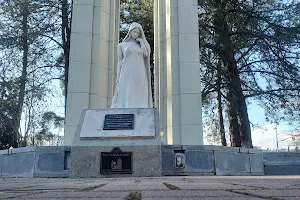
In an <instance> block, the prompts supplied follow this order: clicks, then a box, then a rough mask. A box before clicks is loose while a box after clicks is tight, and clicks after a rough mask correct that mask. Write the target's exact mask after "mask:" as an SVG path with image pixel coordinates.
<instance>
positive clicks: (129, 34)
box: [123, 22, 151, 56]
mask: <svg viewBox="0 0 300 200" xmlns="http://www.w3.org/2000/svg"><path fill="white" fill-rule="evenodd" d="M135 28H138V29H140V38H141V39H142V40H143V41H144V44H145V46H146V48H147V50H148V56H150V52H151V48H150V45H149V43H148V41H147V39H146V36H145V33H144V30H143V27H142V26H141V25H140V24H139V23H137V22H133V23H132V24H131V25H130V27H129V30H128V33H127V35H126V36H125V38H124V39H123V42H128V41H129V40H130V38H131V31H132V30H133V29H135Z"/></svg>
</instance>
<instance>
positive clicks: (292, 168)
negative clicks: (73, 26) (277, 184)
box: [263, 152, 300, 175]
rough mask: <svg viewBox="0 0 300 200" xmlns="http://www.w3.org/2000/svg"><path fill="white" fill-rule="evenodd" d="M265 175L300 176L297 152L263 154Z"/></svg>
mask: <svg viewBox="0 0 300 200" xmlns="http://www.w3.org/2000/svg"><path fill="white" fill-rule="evenodd" d="M263 158H264V163H265V173H266V175H300V153H299V152H264V153H263Z"/></svg>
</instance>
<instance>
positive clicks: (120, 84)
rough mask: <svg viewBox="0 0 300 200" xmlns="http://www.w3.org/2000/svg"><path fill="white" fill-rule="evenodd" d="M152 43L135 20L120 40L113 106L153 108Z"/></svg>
mask: <svg viewBox="0 0 300 200" xmlns="http://www.w3.org/2000/svg"><path fill="white" fill-rule="evenodd" d="M150 52H151V49H150V45H149V43H148V42H147V40H146V37H145V34H144V31H143V28H142V26H141V25H140V24H138V23H136V22H133V23H132V24H131V26H130V28H129V31H128V33H127V35H126V37H125V38H124V40H123V42H121V43H120V44H118V67H117V81H116V89H115V93H114V97H113V100H112V105H111V108H152V107H153V102H152V92H151V76H150Z"/></svg>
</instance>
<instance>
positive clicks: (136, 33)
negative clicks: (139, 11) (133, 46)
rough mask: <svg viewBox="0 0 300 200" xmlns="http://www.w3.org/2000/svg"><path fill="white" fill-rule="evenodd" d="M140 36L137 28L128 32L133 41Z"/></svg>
mask: <svg viewBox="0 0 300 200" xmlns="http://www.w3.org/2000/svg"><path fill="white" fill-rule="evenodd" d="M140 35H141V31H140V29H139V28H134V29H132V30H131V31H130V36H131V38H132V39H134V40H135V39H137V38H138V37H140Z"/></svg>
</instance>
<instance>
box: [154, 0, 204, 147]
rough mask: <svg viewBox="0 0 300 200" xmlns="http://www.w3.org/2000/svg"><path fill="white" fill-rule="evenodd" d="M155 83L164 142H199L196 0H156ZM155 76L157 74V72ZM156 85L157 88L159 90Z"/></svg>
mask: <svg viewBox="0 0 300 200" xmlns="http://www.w3.org/2000/svg"><path fill="white" fill-rule="evenodd" d="M154 8H155V12H154V13H155V27H156V30H155V36H156V41H155V45H156V46H155V50H156V52H155V60H154V61H155V65H156V66H159V67H156V68H155V70H157V71H158V70H159V75H158V78H156V79H155V80H157V81H158V82H159V83H158V84H155V85H158V87H159V103H158V106H159V111H160V130H161V135H163V136H164V139H163V141H164V142H165V143H166V144H180V145H201V144H203V133H202V102H201V90H200V67H199V39H198V37H199V31H198V28H199V26H198V7H197V0H184V1H183V0H155V6H154ZM156 77H157V75H156ZM158 87H156V90H157V89H158Z"/></svg>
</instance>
